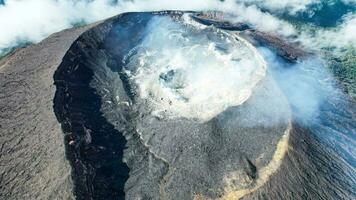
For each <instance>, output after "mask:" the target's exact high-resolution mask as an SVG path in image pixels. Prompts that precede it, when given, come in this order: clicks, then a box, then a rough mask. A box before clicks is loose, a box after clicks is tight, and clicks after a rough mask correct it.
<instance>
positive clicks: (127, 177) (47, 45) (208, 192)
mask: <svg viewBox="0 0 356 200" xmlns="http://www.w3.org/2000/svg"><path fill="white" fill-rule="evenodd" d="M183 15H184V13H183V12H178V11H167V12H154V13H126V14H122V15H119V16H116V17H113V18H110V19H108V20H106V21H104V22H101V23H99V24H96V25H90V26H86V27H83V28H79V29H71V30H66V31H63V32H61V33H57V34H54V35H52V36H50V37H49V38H48V39H46V40H44V41H43V42H41V43H40V44H38V45H34V46H30V47H27V48H25V49H22V50H20V51H18V52H16V53H14V54H13V55H11V56H9V57H7V58H5V59H4V60H2V61H1V62H0V87H1V90H0V100H1V101H0V111H1V112H0V119H1V121H0V130H1V132H0V137H1V140H0V144H1V157H0V160H1V168H0V170H1V174H2V175H1V179H0V198H2V199H74V198H76V199H124V198H126V199H179V200H180V199H238V198H244V199H348V198H350V199H352V197H354V196H355V193H354V191H353V190H352V187H353V186H354V185H355V178H354V175H353V174H352V172H353V171H352V167H353V165H352V163H353V164H354V158H353V155H352V154H349V155H348V156H349V160H347V161H344V160H342V159H341V158H338V155H337V154H336V153H335V152H343V153H344V154H345V155H347V153H348V152H347V150H345V149H343V148H342V147H340V146H337V145H335V146H332V147H329V146H328V145H326V144H327V143H326V144H325V140H322V139H325V138H322V139H321V138H318V137H317V136H316V135H319V136H320V135H322V134H320V132H323V133H330V132H338V133H341V134H343V135H344V136H345V137H346V138H348V140H350V138H352V137H353V135H352V134H353V133H351V134H350V133H349V132H348V131H349V130H355V127H354V125H353V122H354V121H355V116H356V115H355V112H354V110H355V109H354V108H355V104H354V102H352V101H350V102H349V101H348V100H345V99H346V98H342V99H341V100H340V99H337V98H335V99H328V100H327V101H326V102H324V104H323V106H324V107H323V112H321V114H320V116H318V119H319V118H320V121H321V122H322V123H319V124H317V125H315V124H314V125H313V126H307V125H306V124H302V123H299V122H298V123H297V122H296V121H294V120H293V119H294V118H295V116H294V115H295V114H294V110H293V108H291V106H290V104H289V102H288V101H289V99H288V98H289V97H286V96H285V95H284V93H283V89H280V87H279V85H278V84H279V83H278V82H276V81H274V80H273V79H272V78H271V77H270V76H266V77H265V78H264V79H263V80H262V81H260V83H259V84H258V86H256V88H255V89H254V91H253V94H252V95H251V97H250V98H249V99H248V100H247V101H246V102H245V103H243V104H242V105H239V106H234V107H230V108H228V109H226V110H225V111H223V112H222V113H220V114H219V115H218V116H216V117H214V118H212V119H211V120H208V121H206V122H200V121H197V120H193V119H185V118H175V119H170V118H160V117H157V116H154V115H152V114H151V112H150V111H149V110H148V109H147V101H145V100H144V99H141V98H140V97H139V96H138V95H137V94H136V92H135V87H137V86H136V85H135V82H134V81H132V80H130V79H129V77H127V74H126V73H124V67H125V62H124V60H125V59H127V57H130V56H131V55H132V54H131V53H132V52H134V50H135V49H134V47H136V46H137V45H138V44H140V42H141V41H142V40H143V38H144V36H145V34H146V31H147V30H146V27H147V24H148V23H149V21H150V20H151V19H152V18H153V17H154V16H166V17H170V18H172V19H173V20H176V21H177V22H180V21H182V18H181V17H182V16H183ZM198 21H199V20H198ZM200 22H201V23H203V24H207V25H214V26H216V27H217V28H221V29H228V30H229V31H231V30H234V29H232V28H231V26H233V25H231V24H226V23H220V22H219V21H218V20H217V21H214V22H211V21H204V20H203V19H200ZM229 27H230V28H229ZM245 28H247V27H243V26H240V27H239V28H238V30H240V31H241V30H244V31H251V30H250V29H246V30H245ZM229 33H231V34H237V33H238V32H234V31H231V32H229ZM250 33H252V38H254V39H255V40H258V41H260V42H261V43H263V45H266V46H268V47H270V48H271V49H274V50H275V51H277V53H278V54H279V55H281V56H282V57H284V58H285V59H287V60H289V61H295V60H296V59H298V58H299V57H302V56H304V55H305V54H304V52H303V51H299V50H298V49H294V48H292V47H291V46H288V45H286V44H285V43H284V42H283V41H282V40H279V39H278V38H274V37H272V36H266V35H265V34H264V33H261V32H258V31H251V32H250ZM263 41H265V42H263ZM124 58H125V59H124ZM167 76H168V75H167ZM164 78H169V77H164ZM53 82H54V85H53ZM276 97H278V98H276ZM266 108H268V109H266ZM348 108H351V109H348ZM256 113H258V115H256ZM341 122H343V124H344V125H345V128H344V129H343V128H341V126H342V125H340V124H341ZM60 127H61V128H60ZM326 129H327V130H326ZM318 131H319V134H316V133H318ZM328 131H329V132H328ZM323 141H324V142H323ZM329 143H330V141H329ZM64 150H65V151H64ZM347 163H348V164H347ZM350 163H351V167H350Z"/></svg>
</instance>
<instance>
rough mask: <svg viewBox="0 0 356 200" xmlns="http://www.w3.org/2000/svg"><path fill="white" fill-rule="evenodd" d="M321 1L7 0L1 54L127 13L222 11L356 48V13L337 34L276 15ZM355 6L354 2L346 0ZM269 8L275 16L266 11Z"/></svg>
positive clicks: (312, 40) (318, 41)
mask: <svg viewBox="0 0 356 200" xmlns="http://www.w3.org/2000/svg"><path fill="white" fill-rule="evenodd" d="M320 2H321V0H301V1H299V0H291V1H284V0H269V1H267V0H251V1H247V0H238V1H236V0H225V1H219V0H194V1H191V0H176V1H167V0H131V1H128V0H126V1H125V0H121V1H117V2H116V1H113V0H90V1H89V0H79V1H75V0H6V1H5V5H0V27H1V30H2V31H0V54H1V53H3V52H4V50H5V49H6V48H9V47H14V46H17V45H18V44H19V43H22V42H35V43H36V42H39V41H41V40H42V39H43V38H45V37H47V36H48V35H50V34H52V33H54V32H58V31H60V30H62V29H65V28H70V27H72V26H73V25H75V24H78V23H79V24H80V23H84V24H85V23H91V22H94V21H98V20H101V19H105V18H108V17H110V16H114V15H117V14H120V13H123V12H128V11H157V10H167V9H169V10H193V11H201V10H219V11H224V12H228V13H231V14H233V15H234V16H235V17H234V19H231V20H233V21H235V22H236V21H242V22H247V23H249V24H251V25H252V26H254V27H255V28H258V29H260V30H262V31H267V32H270V33H273V34H277V35H281V36H284V37H290V36H294V37H296V36H297V37H298V38H299V39H297V40H299V41H301V42H302V43H304V44H305V46H307V47H311V48H314V49H315V48H322V47H328V46H335V47H340V46H344V45H352V46H356V45H355V43H356V42H355V41H356V36H355V35H356V34H354V33H355V27H356V25H355V22H356V17H355V15H348V16H347V17H344V20H343V23H341V24H340V25H339V26H338V27H336V28H334V29H332V30H324V29H320V30H318V31H317V32H316V33H313V34H310V33H309V32H304V31H302V32H301V31H300V30H299V31H298V30H296V28H295V27H294V25H292V24H290V23H288V22H286V21H284V20H281V19H279V18H278V17H275V16H274V15H273V12H274V11H275V12H280V11H283V10H287V11H288V12H290V13H291V14H293V13H296V12H299V11H304V10H307V9H308V7H309V5H312V4H318V3H320ZM343 2H344V3H347V4H355V2H356V1H354V0H343ZM263 8H265V9H268V10H269V11H270V12H272V13H268V12H265V11H262V10H261V9H263Z"/></svg>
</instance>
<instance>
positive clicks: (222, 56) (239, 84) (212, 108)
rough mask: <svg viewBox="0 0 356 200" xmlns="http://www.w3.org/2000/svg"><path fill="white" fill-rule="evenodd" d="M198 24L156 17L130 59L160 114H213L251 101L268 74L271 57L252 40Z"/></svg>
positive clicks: (141, 89)
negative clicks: (266, 73)
mask: <svg viewBox="0 0 356 200" xmlns="http://www.w3.org/2000/svg"><path fill="white" fill-rule="evenodd" d="M186 20H190V19H189V18H188V17H186ZM189 24H190V25H189ZM193 24H194V23H193V22H189V21H188V22H185V25H184V26H182V25H181V24H179V23H177V22H174V21H172V20H171V19H170V18H168V17H157V18H154V19H152V20H151V22H150V24H149V26H148V28H147V29H148V33H147V35H146V37H145V39H144V40H143V42H142V44H141V45H140V46H139V48H138V49H139V50H138V52H137V53H136V54H135V55H133V56H132V57H130V60H128V61H127V65H126V69H127V74H128V75H129V77H130V79H132V80H133V81H134V82H135V84H136V85H137V87H138V91H137V93H138V95H139V97H140V98H141V99H145V100H146V102H148V103H149V105H148V107H150V108H151V109H152V113H153V114H154V115H156V116H162V117H163V116H166V117H169V118H172V117H173V118H175V117H184V118H190V119H197V120H199V121H207V120H210V119H211V118H213V117H215V116H216V115H218V114H219V113H221V112H222V111H224V110H225V109H227V108H228V107H230V106H237V105H240V104H242V103H243V102H244V101H246V100H247V99H248V98H249V97H250V95H251V93H252V90H253V89H254V87H255V86H256V84H257V83H258V82H259V81H260V80H261V79H263V77H264V75H265V70H266V63H265V62H264V60H263V58H262V56H261V55H260V54H259V53H258V52H257V50H256V49H255V48H254V47H253V46H252V45H250V44H249V43H248V42H247V41H245V40H244V39H242V38H238V40H237V39H236V38H235V37H238V36H234V35H230V34H228V33H226V32H223V31H219V30H218V29H216V28H212V27H204V26H201V25H198V26H194V25H193ZM135 49H136V48H135Z"/></svg>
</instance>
